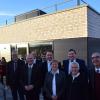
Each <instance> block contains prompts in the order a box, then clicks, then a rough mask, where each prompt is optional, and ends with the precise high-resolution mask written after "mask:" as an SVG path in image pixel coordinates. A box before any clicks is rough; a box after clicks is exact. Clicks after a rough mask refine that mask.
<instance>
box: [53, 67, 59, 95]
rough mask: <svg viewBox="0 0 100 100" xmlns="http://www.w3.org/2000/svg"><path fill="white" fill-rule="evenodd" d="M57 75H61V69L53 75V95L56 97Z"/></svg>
mask: <svg viewBox="0 0 100 100" xmlns="http://www.w3.org/2000/svg"><path fill="white" fill-rule="evenodd" d="M52 73H53V72H52ZM57 73H58V74H59V69H58V70H57V71H56V72H55V73H53V80H52V93H53V94H52V95H53V96H56V78H55V75H56V74H57Z"/></svg>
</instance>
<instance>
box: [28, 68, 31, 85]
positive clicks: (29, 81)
mask: <svg viewBox="0 0 100 100" xmlns="http://www.w3.org/2000/svg"><path fill="white" fill-rule="evenodd" d="M31 74H32V68H31V67H28V84H31Z"/></svg>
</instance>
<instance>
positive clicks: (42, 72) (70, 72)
mask: <svg viewBox="0 0 100 100" xmlns="http://www.w3.org/2000/svg"><path fill="white" fill-rule="evenodd" d="M91 60H92V63H93V67H91V68H90V69H88V66H86V64H85V61H84V60H82V59H78V58H77V53H76V51H75V50H74V49H70V50H69V51H68V59H66V60H63V64H61V63H60V62H59V61H57V60H55V59H54V58H53V52H52V51H46V54H42V56H41V59H37V57H36V52H34V51H33V52H31V53H30V54H28V55H27V56H26V60H25V61H24V60H20V59H18V54H17V52H16V51H13V52H12V59H11V61H9V62H7V71H6V72H7V73H6V85H7V86H9V87H10V89H11V92H12V97H13V100H18V98H19V99H20V100H40V98H39V96H40V94H41V93H42V95H43V99H44V100H100V95H99V93H100V53H99V52H94V53H93V54H92V55H91Z"/></svg>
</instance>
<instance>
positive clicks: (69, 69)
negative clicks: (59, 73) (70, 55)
mask: <svg viewBox="0 0 100 100" xmlns="http://www.w3.org/2000/svg"><path fill="white" fill-rule="evenodd" d="M72 62H76V60H73V61H71V60H69V67H68V74H70V72H71V63H72Z"/></svg>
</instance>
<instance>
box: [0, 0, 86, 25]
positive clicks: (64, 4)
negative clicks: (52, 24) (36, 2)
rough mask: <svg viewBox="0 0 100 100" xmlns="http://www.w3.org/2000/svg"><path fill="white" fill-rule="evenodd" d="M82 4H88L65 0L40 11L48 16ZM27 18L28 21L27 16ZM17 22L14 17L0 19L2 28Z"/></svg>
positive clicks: (79, 0) (81, 0) (77, 0)
mask: <svg viewBox="0 0 100 100" xmlns="http://www.w3.org/2000/svg"><path fill="white" fill-rule="evenodd" d="M80 4H86V2H84V1H83V0H64V1H63V2H58V3H56V4H54V5H51V6H49V7H45V8H42V9H40V10H42V11H44V12H46V13H47V14H51V13H55V12H57V11H61V10H64V9H69V8H72V7H75V6H79V5H80ZM25 18H26V19H27V15H26V17H25ZM24 20H25V19H24ZM15 22H16V18H15V16H12V17H10V18H7V17H6V19H4V18H0V26H5V25H10V24H13V23H15Z"/></svg>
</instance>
